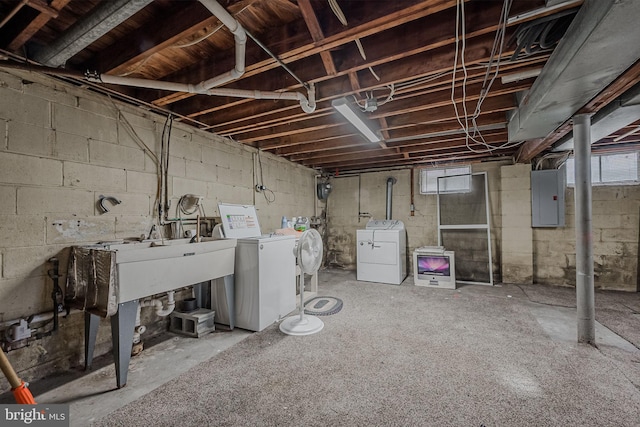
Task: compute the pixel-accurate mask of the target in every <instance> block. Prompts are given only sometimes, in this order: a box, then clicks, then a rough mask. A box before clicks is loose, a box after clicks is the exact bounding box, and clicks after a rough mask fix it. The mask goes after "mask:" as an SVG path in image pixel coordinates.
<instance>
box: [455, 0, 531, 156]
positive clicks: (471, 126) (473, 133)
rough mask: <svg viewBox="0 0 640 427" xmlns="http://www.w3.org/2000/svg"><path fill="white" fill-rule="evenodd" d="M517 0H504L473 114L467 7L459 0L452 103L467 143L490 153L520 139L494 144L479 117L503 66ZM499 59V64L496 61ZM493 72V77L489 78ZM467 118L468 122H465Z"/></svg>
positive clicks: (475, 150)
mask: <svg viewBox="0 0 640 427" xmlns="http://www.w3.org/2000/svg"><path fill="white" fill-rule="evenodd" d="M512 2H513V0H504V3H503V6H502V12H501V15H500V20H499V24H498V29H497V30H496V36H495V38H494V43H493V47H492V50H491V54H490V59H489V63H488V64H487V65H485V67H486V70H487V71H486V73H485V77H484V81H483V85H482V89H481V91H480V96H479V97H478V100H477V103H476V108H475V109H474V112H473V114H472V115H469V112H468V110H467V80H468V70H467V66H466V63H465V50H466V28H465V10H464V0H457V2H456V38H455V56H454V63H453V71H452V79H451V103H452V105H453V109H454V112H455V115H456V120H457V121H458V123H459V124H460V127H461V129H462V130H463V131H464V134H465V145H466V147H467V149H468V150H469V151H471V152H474V153H488V152H491V151H493V150H498V149H506V148H512V147H515V146H517V145H519V144H521V142H520V141H518V142H512V143H509V142H507V143H504V144H501V145H491V144H488V143H487V142H486V141H485V139H484V138H483V136H482V133H481V132H480V130H479V128H478V126H477V121H476V119H477V118H478V117H479V116H480V113H481V107H482V103H483V102H484V100H485V99H486V97H487V96H488V94H489V91H490V89H491V85H492V84H493V82H494V81H495V79H496V77H497V75H498V72H499V70H500V61H501V59H502V51H503V48H504V35H505V32H506V27H507V21H508V18H509V10H510V8H511V4H512ZM458 60H460V69H461V70H462V73H463V80H462V99H461V103H462V108H463V117H461V115H460V112H459V110H458V106H457V103H456V100H455V86H456V75H457V73H458ZM494 61H495V65H494ZM492 68H494V69H495V71H494V72H493V75H491V69H492ZM489 76H491V78H489ZM463 118H464V123H463ZM471 142H473V143H475V144H479V145H482V146H483V147H484V148H483V149H477V148H474V147H472V146H471Z"/></svg>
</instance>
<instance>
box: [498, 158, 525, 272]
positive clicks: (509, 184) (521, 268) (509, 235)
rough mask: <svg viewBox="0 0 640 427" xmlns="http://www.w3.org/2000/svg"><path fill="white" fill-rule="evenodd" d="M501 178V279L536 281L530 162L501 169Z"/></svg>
mask: <svg viewBox="0 0 640 427" xmlns="http://www.w3.org/2000/svg"><path fill="white" fill-rule="evenodd" d="M500 172H501V180H502V192H501V197H502V281H503V282H505V283H523V284H525V283H526V284H530V283H533V229H532V228H531V165H529V164H516V165H506V166H502V168H500Z"/></svg>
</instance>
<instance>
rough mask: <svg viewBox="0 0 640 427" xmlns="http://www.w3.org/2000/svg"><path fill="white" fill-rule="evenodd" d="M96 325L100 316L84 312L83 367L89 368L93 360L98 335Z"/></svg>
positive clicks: (98, 323)
mask: <svg viewBox="0 0 640 427" xmlns="http://www.w3.org/2000/svg"><path fill="white" fill-rule="evenodd" d="M98 326H100V317H99V316H96V315H95V314H91V313H89V312H88V311H85V312H84V369H85V370H86V369H91V362H92V361H93V350H94V349H95V347H96V337H97V336H98Z"/></svg>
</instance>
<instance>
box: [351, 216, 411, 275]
mask: <svg viewBox="0 0 640 427" xmlns="http://www.w3.org/2000/svg"><path fill="white" fill-rule="evenodd" d="M356 240H357V242H356V250H357V269H358V270H357V279H358V280H364V281H367V282H378V283H388V284H391V285H399V284H400V283H402V281H403V280H404V279H405V277H407V231H406V230H405V228H404V224H403V223H402V221H399V220H393V219H385V220H375V219H372V220H369V222H367V226H366V228H365V229H364V230H357V231H356Z"/></svg>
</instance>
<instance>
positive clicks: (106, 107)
mask: <svg viewBox="0 0 640 427" xmlns="http://www.w3.org/2000/svg"><path fill="white" fill-rule="evenodd" d="M164 122H165V118H164V117H160V116H157V115H154V114H150V113H149V112H146V111H143V110H140V109H136V108H134V107H132V106H128V105H124V104H120V103H115V104H114V103H113V102H112V101H111V100H109V99H108V98H106V97H103V96H101V95H97V94H93V93H89V92H85V91H83V90H81V89H80V88H76V87H74V86H71V85H67V84H65V83H61V82H59V81H56V80H54V79H51V78H49V77H46V76H42V75H38V74H31V73H26V72H11V73H6V72H0V130H1V133H0V266H1V268H0V330H2V329H3V327H6V322H9V321H12V320H14V319H17V318H21V317H27V316H29V315H32V314H35V313H39V312H44V311H48V310H50V308H51V305H52V303H51V301H50V299H49V298H50V297H49V295H50V293H51V290H52V286H53V285H52V281H51V280H50V279H49V278H48V277H47V275H46V272H47V270H48V268H50V266H49V264H48V262H47V260H48V259H49V258H51V257H52V256H56V257H58V258H59V259H60V266H61V269H62V270H63V271H62V273H65V270H66V263H67V253H68V248H69V247H70V246H72V245H78V244H87V243H94V242H97V241H110V240H118V239H124V238H137V237H140V236H141V235H143V234H144V235H148V234H149V232H150V230H151V227H152V225H153V224H154V222H156V220H157V218H156V216H157V215H156V193H157V182H158V176H157V165H156V160H155V159H156V158H157V157H159V156H160V147H161V135H162V131H163V126H164ZM140 141H142V142H143V143H144V144H145V145H146V147H148V149H147V148H145V147H144V146H142V145H141V143H140ZM257 156H258V154H257V153H256V151H255V150H253V149H251V148H248V147H244V146H242V145H240V144H238V143H235V142H232V141H229V140H226V139H224V138H222V137H218V136H216V135H213V134H210V133H206V132H203V131H200V130H197V129H195V128H193V127H190V126H188V125H185V124H181V123H178V122H175V123H174V125H173V129H172V132H171V141H170V163H169V185H168V190H169V197H170V199H171V201H172V208H171V209H170V211H169V216H170V217H173V216H175V214H176V210H175V207H176V205H177V201H178V199H179V197H180V196H182V195H183V194H188V193H191V194H198V195H202V196H204V210H205V214H206V215H208V216H217V215H218V203H219V202H224V203H242V204H254V205H255V206H256V208H257V211H258V219H259V221H260V225H261V228H262V230H263V231H264V232H269V231H272V230H274V229H276V228H279V227H280V219H281V217H282V216H283V215H286V216H288V217H291V216H299V215H302V216H312V215H313V214H314V207H315V206H314V203H315V199H316V198H315V188H314V176H315V171H313V170H311V169H308V168H304V167H301V166H299V165H295V164H293V163H291V162H288V161H286V160H283V159H279V158H277V157H275V156H271V155H269V154H265V153H261V154H260V158H259V159H258V157H257ZM260 166H262V169H261V170H260ZM256 177H258V178H256ZM262 178H263V179H264V181H262ZM256 183H261V184H263V185H265V186H266V187H267V188H268V189H269V190H270V191H269V192H268V200H267V199H266V198H265V197H264V194H263V193H257V192H256V191H255V184H256ZM101 195H105V196H114V197H117V198H118V199H120V200H121V201H122V203H121V204H119V205H115V206H112V205H111V204H109V203H108V202H107V205H108V206H109V208H110V211H109V212H107V213H102V211H101V210H100V209H99V207H98V201H99V198H100V196H101ZM64 280H65V277H64V276H63V277H62V278H61V281H60V284H61V286H62V287H63V289H64V283H65V282H64ZM74 316H75V317H74ZM71 317H72V319H63V320H62V321H61V329H64V331H63V332H59V333H57V334H55V336H52V337H50V338H44V339H42V340H38V341H37V342H36V344H37V345H38V346H39V347H40V348H41V349H42V351H40V352H39V356H37V357H34V350H33V349H34V346H30V347H29V348H26V349H20V350H16V351H14V352H12V355H11V358H12V361H14V364H15V368H16V369H17V370H18V371H20V372H22V373H23V375H25V376H26V378H27V379H28V378H30V377H32V376H33V375H37V373H36V372H37V371H38V367H43V366H48V367H50V368H51V369H54V367H58V368H63V367H64V366H70V365H75V364H78V362H79V361H80V358H81V356H82V354H81V353H82V350H81V348H82V344H81V343H82V322H81V319H82V316H81V315H80V314H77V315H72V316H71ZM78 319H80V320H78ZM154 320H159V319H154ZM102 329H103V330H105V329H106V331H107V333H101V337H102V338H101V339H100V340H99V345H98V347H97V348H96V356H97V355H99V354H100V353H104V352H107V351H109V349H110V342H109V339H110V338H109V335H108V331H109V328H108V326H107V327H105V328H102ZM59 340H62V342H60V341H59ZM39 373H40V374H41V373H42V372H39Z"/></svg>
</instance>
